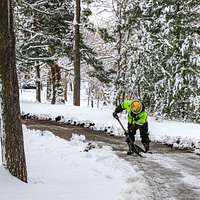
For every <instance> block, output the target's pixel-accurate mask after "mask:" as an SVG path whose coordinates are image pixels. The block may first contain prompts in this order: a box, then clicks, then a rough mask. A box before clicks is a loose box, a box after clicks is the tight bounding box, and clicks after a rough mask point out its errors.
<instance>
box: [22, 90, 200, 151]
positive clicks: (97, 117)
mask: <svg viewBox="0 0 200 200" xmlns="http://www.w3.org/2000/svg"><path fill="white" fill-rule="evenodd" d="M44 92H45V91H44ZM82 92H83V95H82V96H83V99H82V101H81V106H80V107H77V106H72V101H71V99H72V98H71V96H69V97H70V98H69V102H67V103H66V104H65V105H51V104H49V103H46V102H45V95H44V94H43V103H42V104H39V103H36V102H35V101H34V99H35V94H34V91H33V90H24V91H22V93H21V109H22V112H24V113H30V114H32V115H37V116H38V117H39V118H41V119H42V118H48V117H50V118H52V119H55V117H57V116H63V117H64V118H63V121H66V122H67V121H69V120H70V121H76V122H81V123H82V122H86V123H89V122H92V123H95V127H94V128H95V129H97V130H104V129H105V128H106V129H107V130H108V132H112V133H113V134H115V135H123V130H122V128H121V127H120V125H119V124H118V122H117V121H116V120H115V119H114V118H113V117H112V113H113V111H114V109H115V108H114V107H104V106H101V107H100V108H96V107H95V108H91V107H88V106H87V97H86V95H85V93H84V91H82ZM120 119H121V120H122V122H123V124H124V125H125V126H126V124H127V117H126V114H120ZM149 132H150V138H151V140H152V141H158V142H163V143H168V144H174V146H176V147H179V148H187V147H188V148H194V149H195V151H196V152H197V153H200V150H199V148H200V125H199V124H194V123H185V122H177V121H166V120H156V119H155V118H154V117H149Z"/></svg>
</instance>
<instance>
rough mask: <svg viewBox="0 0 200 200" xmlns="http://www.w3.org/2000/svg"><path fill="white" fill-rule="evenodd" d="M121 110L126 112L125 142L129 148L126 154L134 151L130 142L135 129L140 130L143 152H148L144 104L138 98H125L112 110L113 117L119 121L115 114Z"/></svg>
mask: <svg viewBox="0 0 200 200" xmlns="http://www.w3.org/2000/svg"><path fill="white" fill-rule="evenodd" d="M123 110H126V111H127V112H128V132H127V135H128V137H127V140H126V142H127V143H128V146H129V150H128V152H127V154H128V155H131V154H133V153H134V152H133V149H132V148H131V145H130V144H134V142H135V135H136V131H137V130H138V129H139V130H140V137H141V139H142V144H143V146H144V148H145V152H148V151H149V144H150V139H149V133H148V113H147V112H146V111H145V106H144V104H143V103H142V102H141V101H140V100H138V99H134V100H126V101H124V102H122V103H121V104H120V105H119V106H117V107H116V109H115V111H114V112H113V117H114V118H115V119H117V120H118V121H119V117H118V115H117V114H118V113H120V112H122V111H123ZM119 122H120V121H119ZM120 124H121V122H120ZM121 125H122V124H121Z"/></svg>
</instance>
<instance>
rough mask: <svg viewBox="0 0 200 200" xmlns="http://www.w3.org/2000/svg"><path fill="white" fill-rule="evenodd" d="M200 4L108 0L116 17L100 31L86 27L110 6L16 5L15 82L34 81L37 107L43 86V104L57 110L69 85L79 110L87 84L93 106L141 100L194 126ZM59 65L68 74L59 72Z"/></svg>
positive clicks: (101, 0) (85, 1)
mask: <svg viewBox="0 0 200 200" xmlns="http://www.w3.org/2000/svg"><path fill="white" fill-rule="evenodd" d="M198 4H199V3H198V1H197V0H193V1H190V0H179V1H166V0H160V1H157V0H142V1H140V0H112V1H110V12H112V13H113V17H112V18H111V19H110V22H107V24H104V25H103V26H98V25H94V24H92V23H91V21H90V17H91V16H92V15H93V14H94V13H93V12H92V10H93V9H92V8H93V7H94V6H96V7H98V6H99V7H102V9H104V8H105V7H106V6H108V1H105V0H96V1H95V0H82V1H81V2H80V0H79V1H78V0H77V1H71V0H62V1H59V2H58V1H54V0H50V1H48V2H47V1H40V0H18V1H17V4H16V8H15V11H16V33H17V66H18V73H19V76H20V77H22V79H21V78H20V83H23V81H25V80H24V78H23V77H24V76H23V74H26V73H27V72H28V73H29V74H32V77H31V78H32V80H33V81H35V82H36V86H37V94H38V95H37V100H38V101H39V102H40V88H41V85H47V88H48V90H47V93H48V94H47V97H48V99H49V101H50V102H51V103H52V104H54V103H57V102H60V103H62V102H64V100H66V98H67V97H66V96H67V94H66V91H65V88H67V87H66V86H65V85H66V84H69V80H72V81H71V83H70V84H71V85H72V87H73V88H74V105H80V82H81V80H83V79H84V80H86V81H87V82H88V87H89V89H88V91H90V92H88V95H90V97H92V98H93V99H96V100H102V101H104V102H105V103H108V104H119V103H120V102H121V101H122V100H124V99H127V98H133V97H140V98H142V99H143V100H144V102H145V103H146V104H147V105H149V107H148V109H149V111H150V112H160V113H161V114H162V115H163V116H165V117H166V118H176V119H183V120H192V121H195V122H199V120H200V107H199V105H200V103H199V102H200V73H199V72H200V63H199V16H200V15H199V5H198ZM108 53H109V54H108ZM62 58H65V59H66V63H65V67H61V66H59V60H60V59H62ZM80 66H81V67H80ZM73 70H74V71H73ZM41 73H42V74H41ZM81 73H82V74H81ZM73 79H74V82H73ZM64 94H65V95H64Z"/></svg>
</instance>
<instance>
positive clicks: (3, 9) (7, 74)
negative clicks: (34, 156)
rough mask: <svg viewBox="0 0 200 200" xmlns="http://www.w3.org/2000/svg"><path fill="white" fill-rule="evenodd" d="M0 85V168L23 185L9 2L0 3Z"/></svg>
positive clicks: (17, 93)
mask: <svg viewBox="0 0 200 200" xmlns="http://www.w3.org/2000/svg"><path fill="white" fill-rule="evenodd" d="M0 84H1V85H0V101H1V131H0V133H1V145H2V159H3V165H4V166H5V168H6V169H8V170H9V172H10V173H11V174H12V175H13V176H16V177H17V178H19V179H20V180H22V181H24V182H27V170H26V160H25V153H24V143H23V132H22V125H21V120H20V106H19V88H18V80H17V73H16V55H15V33H14V21H13V0H2V1H1V2H0Z"/></svg>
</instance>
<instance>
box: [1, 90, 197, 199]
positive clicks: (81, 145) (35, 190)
mask: <svg viewBox="0 0 200 200" xmlns="http://www.w3.org/2000/svg"><path fill="white" fill-rule="evenodd" d="M20 99H21V110H22V112H24V113H30V114H32V115H37V116H38V117H39V118H48V117H51V118H52V119H53V120H54V118H55V117H57V116H58V115H60V116H63V117H64V118H63V119H62V121H68V120H70V121H71V122H73V121H76V122H86V123H89V122H93V123H95V127H94V128H95V129H99V130H103V129H105V128H107V129H108V131H109V132H112V133H114V134H116V135H123V131H122V129H121V127H120V126H119V124H118V123H117V122H116V120H114V119H113V117H112V112H113V110H114V107H103V106H100V108H98V109H97V108H91V107H88V106H87V97H86V96H85V95H83V99H82V100H81V104H82V106H81V107H76V106H72V102H71V100H69V102H68V103H66V104H65V105H51V104H49V103H47V102H45V101H46V100H45V91H44V93H43V95H42V103H41V104H39V103H37V102H35V91H34V90H22V91H21V92H20ZM70 99H71V98H70ZM120 118H121V119H122V122H123V123H124V125H126V123H127V119H126V114H121V115H120ZM149 122H150V123H149V124H150V133H151V134H150V135H151V139H152V140H156V141H162V142H166V143H175V144H176V145H179V147H181V145H182V146H183V145H185V146H188V147H189V146H192V145H196V147H198V145H199V142H200V133H199V130H200V125H197V124H192V123H182V122H175V121H157V120H155V119H154V118H153V117H150V119H149ZM23 130H24V142H25V152H26V159H27V168H28V182H29V184H24V183H22V182H21V181H19V180H18V179H16V178H14V177H12V176H11V175H10V174H9V173H8V171H6V170H5V169H4V168H3V166H2V163H1V161H0V199H1V200H11V199H15V200H40V199H41V200H43V199H48V200H51V199H52V200H55V199H56V200H61V199H63V200H64V199H70V200H86V199H87V200H90V199H91V200H93V199H95V200H98V199H101V200H102V199H103V200H110V199H115V200H118V199H119V200H132V199H133V200H137V199H138V200H139V199H140V200H145V198H146V197H147V196H149V194H150V193H151V191H150V189H149V186H148V185H147V183H146V182H145V178H144V177H143V172H142V171H140V170H139V169H138V167H137V166H136V165H130V164H129V163H128V162H127V161H125V160H123V159H121V158H119V157H118V156H117V155H116V154H115V153H114V151H112V149H111V148H110V147H108V146H104V147H101V148H100V147H98V146H97V147H96V148H94V149H92V150H90V151H89V152H84V149H85V147H86V146H87V141H85V138H84V136H77V135H73V137H72V139H71V141H66V140H63V139H60V138H58V137H56V136H54V135H53V134H51V133H50V132H47V131H44V132H40V131H31V130H29V129H27V128H26V127H25V126H24V127H23ZM177 141H179V142H178V143H177ZM193 143H194V144H193ZM196 151H198V149H196ZM0 157H1V155H0ZM159 161H160V160H159Z"/></svg>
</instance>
